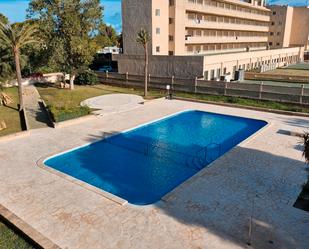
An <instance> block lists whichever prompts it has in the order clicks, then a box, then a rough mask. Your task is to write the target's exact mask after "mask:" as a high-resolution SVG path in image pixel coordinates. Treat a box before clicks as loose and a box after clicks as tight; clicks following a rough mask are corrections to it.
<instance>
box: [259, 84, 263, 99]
mask: <svg viewBox="0 0 309 249" xmlns="http://www.w3.org/2000/svg"><path fill="white" fill-rule="evenodd" d="M262 92H263V82H261V84H260V91H259V99H262Z"/></svg>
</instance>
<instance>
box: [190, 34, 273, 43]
mask: <svg viewBox="0 0 309 249" xmlns="http://www.w3.org/2000/svg"><path fill="white" fill-rule="evenodd" d="M267 41H268V37H267V36H239V37H237V38H236V37H235V36H191V37H190V36H189V37H187V39H186V44H205V43H252V42H255V43H258V42H267Z"/></svg>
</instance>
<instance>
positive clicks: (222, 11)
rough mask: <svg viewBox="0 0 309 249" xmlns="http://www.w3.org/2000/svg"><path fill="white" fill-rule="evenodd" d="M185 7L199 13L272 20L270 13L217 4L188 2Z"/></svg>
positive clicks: (265, 20)
mask: <svg viewBox="0 0 309 249" xmlns="http://www.w3.org/2000/svg"><path fill="white" fill-rule="evenodd" d="M185 8H186V10H187V11H192V12H199V13H205V14H212V15H220V16H228V17H237V18H243V19H248V20H256V21H263V22H269V21H270V16H268V15H261V14H255V13H249V12H244V11H239V10H233V9H226V8H222V7H215V6H211V5H206V4H200V3H189V2H187V3H186V6H185Z"/></svg>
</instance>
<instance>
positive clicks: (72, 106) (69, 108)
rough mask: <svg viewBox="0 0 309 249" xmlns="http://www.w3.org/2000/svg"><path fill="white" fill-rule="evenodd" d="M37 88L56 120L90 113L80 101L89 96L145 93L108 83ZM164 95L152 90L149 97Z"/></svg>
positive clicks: (38, 86)
mask: <svg viewBox="0 0 309 249" xmlns="http://www.w3.org/2000/svg"><path fill="white" fill-rule="evenodd" d="M37 89H38V91H39V93H40V95H41V97H42V98H43V99H44V101H45V102H46V104H47V105H48V106H49V109H50V111H51V113H52V116H53V117H54V121H56V122H60V121H64V120H68V119H72V118H77V117H80V116H84V115H87V114H89V111H88V110H87V109H85V108H82V107H80V103H81V102H82V101H83V100H85V99H88V98H92V97H96V96H100V95H105V94H111V93H129V94H137V95H143V90H141V89H133V88H123V87H116V86H108V85H102V84H99V85H95V86H78V85H76V86H75V90H74V91H71V90H69V89H60V88H57V87H45V86H44V85H37ZM162 96H164V92H161V93H160V92H159V91H150V92H149V98H150V99H152V98H156V97H162Z"/></svg>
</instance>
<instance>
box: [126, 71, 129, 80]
mask: <svg viewBox="0 0 309 249" xmlns="http://www.w3.org/2000/svg"><path fill="white" fill-rule="evenodd" d="M128 81H129V73H128V72H126V82H128Z"/></svg>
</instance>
